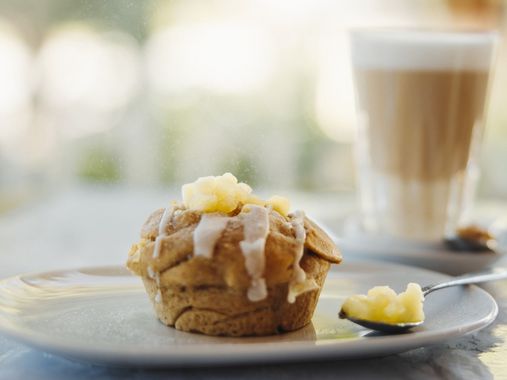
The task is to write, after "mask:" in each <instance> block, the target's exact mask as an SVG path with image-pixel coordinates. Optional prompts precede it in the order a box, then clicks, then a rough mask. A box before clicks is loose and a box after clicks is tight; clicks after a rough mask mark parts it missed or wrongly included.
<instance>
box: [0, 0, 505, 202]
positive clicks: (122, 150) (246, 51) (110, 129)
mask: <svg viewBox="0 0 507 380" xmlns="http://www.w3.org/2000/svg"><path fill="white" fill-rule="evenodd" d="M505 5H506V3H505V2H504V1H500V0H499V1H495V0H486V1H485V0H454V1H453V0H449V1H444V0H441V1H436V0H413V1H404V0H358V1H354V2H350V1H344V0H342V1H331V0H314V1H310V0H276V1H269V0H244V1H232V0H207V1H204V0H171V1H163V0H146V1H126V0H125V1H122V0H109V1H103V0H75V1H64V0H24V1H15V0H0V212H2V211H5V210H9V209H12V208H14V207H16V206H19V205H22V204H23V203H25V202H27V201H29V200H31V199H37V197H39V196H41V195H46V194H52V193H55V192H57V191H59V190H61V189H65V188H72V187H73V186H81V185H82V184H88V183H92V184H103V185H107V186H110V185H111V186H118V187H127V186H128V187H139V188H145V187H157V188H162V187H163V188H166V187H171V188H172V187H175V186H179V185H180V184H181V183H184V182H188V181H192V180H194V179H195V178H196V177H198V176H202V175H210V174H214V175H218V174H222V173H223V172H225V171H231V172H233V173H235V174H236V175H237V176H238V177H239V178H240V179H241V180H244V181H247V182H248V183H250V184H252V185H253V186H259V187H261V188H274V189H283V190H287V191H289V190H299V191H311V192H320V191H325V192H334V191H336V192H338V191H348V192H354V188H355V185H354V183H355V180H354V167H353V148H352V147H353V141H354V126H355V111H354V94H353V85H352V79H351V72H350V63H349V51H348V42H347V30H348V29H349V28H351V27H358V26H380V25H387V26H411V27H414V26H415V27H418V26H419V27H445V28H478V29H483V28H487V29H496V30H498V31H499V33H500V34H503V31H504V25H505V22H504V21H505V12H504V9H505ZM502 45H505V42H503V43H502ZM506 63H507V58H506V54H505V49H504V48H503V46H502V47H501V49H500V51H499V56H498V62H497V66H496V73H495V77H494V82H493V86H492V90H491V97H490V107H489V111H488V112H489V113H488V126H487V130H486V134H485V143H484V149H483V152H482V153H483V154H482V168H483V174H482V180H481V186H480V195H481V196H483V197H495V198H497V197H507V107H505V106H504V104H505V100H504V99H505V98H506V97H507V64H506Z"/></svg>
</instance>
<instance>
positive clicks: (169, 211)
mask: <svg viewBox="0 0 507 380" xmlns="http://www.w3.org/2000/svg"><path fill="white" fill-rule="evenodd" d="M173 211H174V206H172V207H170V208H169V207H168V208H166V209H164V213H163V214H162V218H160V223H159V225H158V235H157V238H156V239H155V247H154V248H153V258H157V257H159V256H160V241H161V240H162V238H163V237H165V236H167V226H168V225H169V222H170V221H171V219H172V215H173Z"/></svg>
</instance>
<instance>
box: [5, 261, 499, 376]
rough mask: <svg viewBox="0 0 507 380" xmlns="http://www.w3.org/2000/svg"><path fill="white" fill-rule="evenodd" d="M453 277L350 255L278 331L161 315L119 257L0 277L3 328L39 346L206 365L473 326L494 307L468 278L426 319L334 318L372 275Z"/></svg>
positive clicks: (392, 344)
mask: <svg viewBox="0 0 507 380" xmlns="http://www.w3.org/2000/svg"><path fill="white" fill-rule="evenodd" d="M446 278H448V276H445V275H442V274H440V273H436V272H430V271H426V270H422V269H418V268H412V267H406V266H400V265H396V264H380V263H374V262H349V263H346V264H343V265H340V266H338V267H336V269H334V270H332V271H331V272H330V273H329V275H328V278H327V281H326V285H325V287H324V289H323V291H322V294H321V297H320V301H319V304H318V306H317V310H316V312H315V315H314V318H313V322H312V324H310V325H308V326H306V327H305V328H303V329H301V330H299V331H296V332H293V333H287V334H283V335H278V336H271V337H259V338H215V337H208V336H203V335H197V334H190V333H183V332H179V331H176V330H174V329H172V328H168V327H165V326H164V325H162V324H161V323H160V322H158V320H157V319H156V317H155V315H154V313H153V311H152V308H151V305H150V303H149V301H148V299H147V296H146V294H145V292H144V289H143V287H142V285H141V282H140V280H139V279H138V278H136V277H133V276H131V275H130V274H129V273H128V272H127V271H126V270H125V269H123V268H122V267H100V268H84V269H76V270H67V271H55V272H48V273H41V274H35V275H26V276H18V277H13V278H9V279H6V280H3V281H2V282H0V332H2V333H4V334H6V335H7V336H10V337H12V338H14V339H16V340H19V341H21V342H24V343H25V344H27V345H30V346H33V347H36V348H39V349H41V350H43V351H47V352H50V353H54V354H58V355H62V356H66V357H69V358H74V359H78V360H81V361H89V362H94V363H101V364H107V365H115V366H165V367H169V366H202V365H225V364H239V363H252V362H263V363H266V362H277V361H295V360H298V361H300V360H314V359H324V358H335V359H346V358H357V357H368V356H382V355H387V354H391V353H397V352H402V351H406V350H409V349H412V348H416V347H420V346H424V345H429V344H434V343H438V342H441V341H444V340H447V339H450V338H454V337H458V336H461V335H464V334H467V333H470V332H472V331H476V330H478V329H481V328H483V327H485V326H487V325H488V324H489V323H491V322H492V321H493V320H494V319H495V317H496V315H497V312H498V308H497V305H496V303H495V301H494V299H493V298H492V297H491V296H490V295H489V294H488V293H486V292H485V291H483V290H482V289H480V288H478V287H475V286H472V287H466V288H450V289H445V290H442V291H439V292H437V293H435V294H434V295H433V294H432V295H431V296H429V297H428V299H427V301H426V303H425V312H426V315H427V319H426V322H425V324H424V325H423V326H422V327H420V328H417V329H415V330H414V331H413V332H412V333H408V334H403V335H392V336H380V335H375V334H371V333H370V331H368V330H366V329H364V328H361V327H359V326H356V325H353V324H352V323H350V322H348V321H344V320H340V319H338V318H337V313H338V310H339V308H340V306H341V303H342V301H343V299H344V298H345V297H346V296H348V295H350V294H353V293H357V292H365V291H366V290H367V289H369V288H370V287H372V286H375V285H383V284H386V285H390V286H392V287H394V288H395V289H396V290H397V291H400V290H402V289H403V288H404V287H405V285H406V283H407V282H409V281H415V282H419V283H421V284H427V283H431V282H434V281H439V280H443V279H446Z"/></svg>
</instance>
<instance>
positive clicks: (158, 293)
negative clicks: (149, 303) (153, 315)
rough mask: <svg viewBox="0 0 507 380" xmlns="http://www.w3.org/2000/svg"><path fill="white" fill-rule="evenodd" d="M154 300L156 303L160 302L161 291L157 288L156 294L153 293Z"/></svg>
mask: <svg viewBox="0 0 507 380" xmlns="http://www.w3.org/2000/svg"><path fill="white" fill-rule="evenodd" d="M155 302H156V303H161V302H162V292H161V291H160V289H159V290H157V294H156V295H155Z"/></svg>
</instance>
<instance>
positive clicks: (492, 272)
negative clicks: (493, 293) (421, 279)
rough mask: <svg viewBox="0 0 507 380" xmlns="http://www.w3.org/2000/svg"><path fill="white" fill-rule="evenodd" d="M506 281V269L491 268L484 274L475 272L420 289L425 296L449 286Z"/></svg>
mask: <svg viewBox="0 0 507 380" xmlns="http://www.w3.org/2000/svg"><path fill="white" fill-rule="evenodd" d="M503 279H507V269H506V268H491V269H488V270H485V271H484V272H476V273H470V274H465V275H463V276H459V277H455V278H453V279H452V280H449V281H445V282H441V283H439V284H433V285H428V286H425V287H424V288H422V291H423V294H424V295H425V296H426V295H428V294H430V293H431V292H434V291H435V290H439V289H443V288H448V287H449V286H456V285H468V284H477V283H480V282H487V281H496V280H503Z"/></svg>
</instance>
